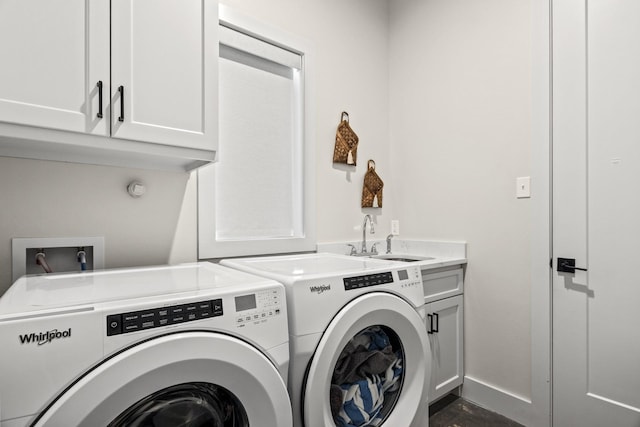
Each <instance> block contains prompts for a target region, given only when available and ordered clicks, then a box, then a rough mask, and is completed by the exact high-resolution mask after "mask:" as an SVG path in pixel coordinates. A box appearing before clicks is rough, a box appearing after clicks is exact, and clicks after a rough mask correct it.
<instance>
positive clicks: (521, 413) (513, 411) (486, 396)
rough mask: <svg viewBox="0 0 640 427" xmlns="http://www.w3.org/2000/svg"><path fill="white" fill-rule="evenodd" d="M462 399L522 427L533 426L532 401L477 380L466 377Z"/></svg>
mask: <svg viewBox="0 0 640 427" xmlns="http://www.w3.org/2000/svg"><path fill="white" fill-rule="evenodd" d="M462 397H463V398H465V399H466V400H468V401H470V402H472V403H475V404H476V405H478V406H480V407H482V408H485V409H488V410H490V411H493V412H497V413H499V414H501V415H504V416H505V417H507V418H510V419H512V420H513V421H515V422H518V423H520V424H522V425H525V426H529V425H531V415H532V412H533V405H532V404H531V400H528V399H526V398H524V397H522V396H518V395H516V394H513V393H510V392H508V391H505V390H502V389H500V388H498V387H495V386H493V385H491V384H487V383H484V382H482V381H480V380H477V379H475V378H471V377H468V376H465V377H464V383H463V385H462Z"/></svg>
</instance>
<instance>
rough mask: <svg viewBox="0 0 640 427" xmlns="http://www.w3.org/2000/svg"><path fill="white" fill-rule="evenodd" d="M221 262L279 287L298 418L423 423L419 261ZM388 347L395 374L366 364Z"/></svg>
mask: <svg viewBox="0 0 640 427" xmlns="http://www.w3.org/2000/svg"><path fill="white" fill-rule="evenodd" d="M221 263H222V264H223V265H227V266H229V267H233V268H237V269H240V270H243V271H247V272H251V273H254V274H258V275H261V276H263V277H268V278H272V279H275V280H277V281H279V282H281V283H283V284H284V285H285V287H286V294H287V305H288V308H289V310H288V315H289V334H290V337H289V343H290V348H291V354H290V369H289V394H290V396H291V399H292V407H293V419H294V426H295V427H303V426H304V427H328V426H336V425H337V426H342V425H347V424H348V422H352V423H353V424H354V425H384V426H387V427H418V426H420V427H423V426H427V425H428V396H427V391H428V384H429V379H430V370H431V369H430V363H431V362H430V361H431V353H430V347H429V342H428V339H427V335H426V333H425V330H424V321H425V312H424V294H423V288H422V278H421V275H420V269H419V268H418V267H417V266H411V265H409V264H404V263H399V262H393V261H385V260H378V259H370V258H358V257H350V256H343V255H333V254H304V255H293V256H276V257H259V258H240V259H228V260H223V261H222V262H221ZM380 332H381V333H380ZM376 340H379V341H381V342H383V345H381V346H373V345H372V343H373V342H374V341H376ZM385 340H386V341H385ZM387 344H389V345H390V347H391V351H387V350H389V349H388V346H387ZM381 348H384V349H386V350H382V351H383V353H384V354H382V355H380V354H379V353H378V352H379V351H381ZM360 350H362V351H360ZM368 351H370V353H368ZM386 356H390V357H389V358H390V359H391V360H385V362H386V363H391V364H392V365H390V366H391V367H392V368H393V372H392V373H391V372H390V371H389V368H388V366H387V365H382V366H380V365H376V366H373V365H374V364H375V361H376V360H378V359H380V358H382V359H384V358H385V357H386ZM393 356H395V357H396V358H395V359H393ZM362 360H365V362H362ZM369 360H372V361H374V362H371V363H370V362H369ZM361 362H362V363H361ZM385 369H386V370H385ZM381 371H383V373H382V374H381V373H380V372H381ZM389 385H390V387H387V386H389Z"/></svg>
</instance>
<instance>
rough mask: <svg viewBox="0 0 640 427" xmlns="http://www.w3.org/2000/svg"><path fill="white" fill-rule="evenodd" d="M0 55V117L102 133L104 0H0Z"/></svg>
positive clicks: (106, 27) (105, 69)
mask: <svg viewBox="0 0 640 427" xmlns="http://www.w3.org/2000/svg"><path fill="white" fill-rule="evenodd" d="M0 58H1V61H2V66H0V121H2V122H7V123H13V124H22V125H30V126H38V127H45V128H53V129H61V130H69V131H74V132H85V133H94V134H99V135H107V130H108V125H109V123H108V120H107V119H101V118H99V117H97V115H98V101H99V93H98V87H97V82H98V81H102V84H103V88H102V90H103V95H104V96H103V117H105V118H106V117H108V116H107V114H106V111H104V109H105V108H106V107H107V103H108V96H109V95H108V94H109V2H108V1H106V0H29V1H25V0H2V1H0Z"/></svg>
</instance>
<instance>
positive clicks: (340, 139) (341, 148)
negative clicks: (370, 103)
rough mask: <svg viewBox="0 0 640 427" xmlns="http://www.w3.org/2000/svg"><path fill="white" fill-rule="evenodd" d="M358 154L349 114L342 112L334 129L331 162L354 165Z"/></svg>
mask: <svg viewBox="0 0 640 427" xmlns="http://www.w3.org/2000/svg"><path fill="white" fill-rule="evenodd" d="M357 154H358V135H356V133H355V132H354V131H353V129H351V126H349V114H348V113H347V112H346V111H343V112H342V116H341V117H340V124H339V125H338V130H337V131H336V145H335V148H334V150H333V163H345V164H347V165H353V166H355V165H356V157H357Z"/></svg>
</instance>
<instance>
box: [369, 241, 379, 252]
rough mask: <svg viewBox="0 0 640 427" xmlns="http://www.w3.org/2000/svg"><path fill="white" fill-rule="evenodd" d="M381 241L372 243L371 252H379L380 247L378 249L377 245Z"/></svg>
mask: <svg viewBox="0 0 640 427" xmlns="http://www.w3.org/2000/svg"><path fill="white" fill-rule="evenodd" d="M378 243H380V242H375V243H374V244H373V245H371V253H372V254H376V255H377V254H378V249H376V245H377V244H378Z"/></svg>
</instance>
